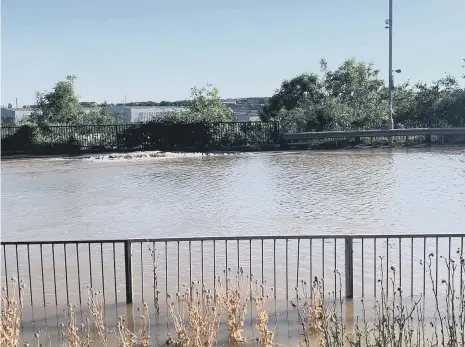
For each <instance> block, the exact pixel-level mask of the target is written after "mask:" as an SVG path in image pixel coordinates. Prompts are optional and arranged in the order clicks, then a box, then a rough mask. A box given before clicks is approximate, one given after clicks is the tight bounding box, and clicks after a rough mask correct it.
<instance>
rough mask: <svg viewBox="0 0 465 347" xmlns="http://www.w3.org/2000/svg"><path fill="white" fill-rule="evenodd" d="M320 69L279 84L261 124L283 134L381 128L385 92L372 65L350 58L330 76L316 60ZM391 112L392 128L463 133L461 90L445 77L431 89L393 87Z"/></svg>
mask: <svg viewBox="0 0 465 347" xmlns="http://www.w3.org/2000/svg"><path fill="white" fill-rule="evenodd" d="M320 67H321V75H317V74H313V73H312V74H301V75H299V76H296V77H294V78H292V79H290V80H285V81H283V82H282V84H281V87H280V88H279V89H278V90H277V91H276V92H275V94H274V95H273V96H272V97H271V98H270V99H269V100H268V103H267V104H266V105H265V107H264V108H263V111H262V114H261V118H262V120H265V121H266V120H273V119H274V120H279V121H280V122H281V125H282V127H283V130H284V131H322V130H349V129H373V128H375V129H376V128H378V129H379V128H385V127H386V125H387V109H388V108H387V96H388V88H387V86H386V83H385V81H384V80H383V79H381V78H380V75H379V70H377V69H375V68H374V66H373V64H371V63H366V62H364V61H359V60H356V59H354V58H352V59H348V60H346V61H344V62H343V63H342V64H341V65H340V66H339V67H338V68H337V69H336V70H334V71H333V70H330V69H328V66H327V63H326V61H325V60H323V59H322V60H321V61H320ZM464 78H465V77H464ZM393 108H394V122H395V125H396V126H397V127H459V126H461V127H463V126H465V89H464V88H461V87H460V85H459V83H458V80H457V79H456V78H454V77H452V76H450V75H447V76H445V77H444V78H442V79H440V80H438V81H434V82H432V83H431V84H426V83H422V82H418V83H416V84H413V85H412V84H410V83H403V84H400V85H395V87H394V105H393Z"/></svg>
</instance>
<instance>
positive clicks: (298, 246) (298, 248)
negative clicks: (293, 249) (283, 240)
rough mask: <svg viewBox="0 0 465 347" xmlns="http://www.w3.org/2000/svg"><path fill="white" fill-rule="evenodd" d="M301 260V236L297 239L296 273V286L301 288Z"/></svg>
mask: <svg viewBox="0 0 465 347" xmlns="http://www.w3.org/2000/svg"><path fill="white" fill-rule="evenodd" d="M299 262H300V238H299V239H297V271H296V272H297V273H296V276H297V278H296V284H295V287H296V288H299V265H300V264H299Z"/></svg>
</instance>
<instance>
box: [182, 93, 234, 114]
mask: <svg viewBox="0 0 465 347" xmlns="http://www.w3.org/2000/svg"><path fill="white" fill-rule="evenodd" d="M187 109H188V111H187V112H188V116H189V118H191V119H192V120H199V121H208V122H233V121H235V119H236V118H235V116H234V113H233V112H232V110H231V109H230V108H228V107H227V106H226V105H224V104H223V103H222V102H221V97H220V94H219V91H218V88H216V87H215V86H213V85H210V84H207V85H206V86H204V87H202V88H197V87H193V88H192V89H191V98H190V103H189V104H188V106H187Z"/></svg>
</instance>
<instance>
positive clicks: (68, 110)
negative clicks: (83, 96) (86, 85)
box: [26, 75, 117, 125]
mask: <svg viewBox="0 0 465 347" xmlns="http://www.w3.org/2000/svg"><path fill="white" fill-rule="evenodd" d="M75 81H76V76H74V75H69V76H67V77H66V80H64V81H59V82H57V83H56V85H55V87H54V88H53V90H52V91H51V92H45V93H37V95H36V101H37V108H35V110H34V112H33V114H32V116H31V117H30V119H28V120H26V122H36V123H38V124H70V125H76V124H115V123H116V122H117V119H116V118H115V117H113V116H110V115H109V114H108V112H107V109H106V107H105V105H103V106H102V107H101V108H99V107H98V106H97V105H96V104H95V105H94V104H90V105H86V104H84V105H83V104H82V103H81V102H80V101H79V97H78V95H77V94H76V91H75V88H74V83H75ZM85 106H87V107H95V110H90V111H89V110H87V111H86V110H85V109H84V107H85Z"/></svg>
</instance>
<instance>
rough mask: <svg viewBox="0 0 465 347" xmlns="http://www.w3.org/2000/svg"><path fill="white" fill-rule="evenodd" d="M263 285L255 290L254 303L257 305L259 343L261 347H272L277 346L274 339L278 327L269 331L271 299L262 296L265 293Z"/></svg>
mask: <svg viewBox="0 0 465 347" xmlns="http://www.w3.org/2000/svg"><path fill="white" fill-rule="evenodd" d="M263 289H264V287H263V284H262V285H260V286H259V288H257V287H256V288H255V293H254V297H253V302H254V304H255V308H256V310H257V321H256V325H257V329H258V332H259V334H260V336H259V338H258V342H259V344H260V347H272V346H275V345H276V344H275V342H274V338H275V334H276V326H275V327H274V328H273V329H272V330H269V329H268V322H269V319H270V315H269V311H268V309H267V305H266V303H267V299H268V298H269V296H268V295H265V296H264V295H262V292H263Z"/></svg>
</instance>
